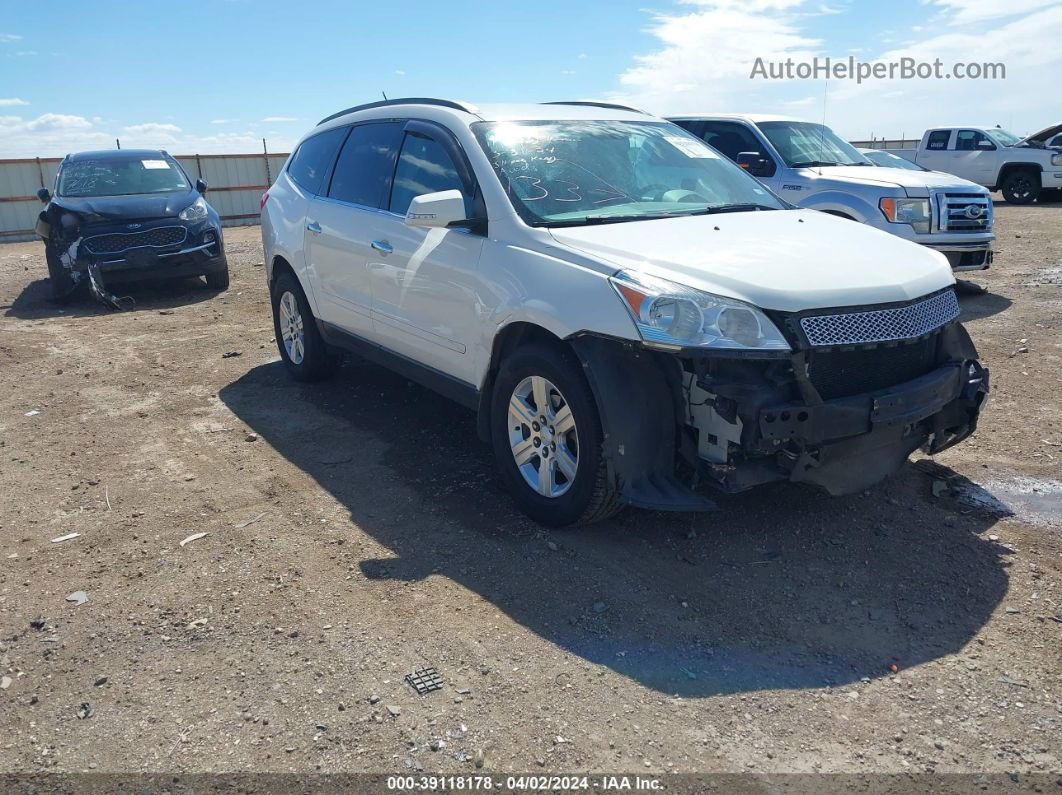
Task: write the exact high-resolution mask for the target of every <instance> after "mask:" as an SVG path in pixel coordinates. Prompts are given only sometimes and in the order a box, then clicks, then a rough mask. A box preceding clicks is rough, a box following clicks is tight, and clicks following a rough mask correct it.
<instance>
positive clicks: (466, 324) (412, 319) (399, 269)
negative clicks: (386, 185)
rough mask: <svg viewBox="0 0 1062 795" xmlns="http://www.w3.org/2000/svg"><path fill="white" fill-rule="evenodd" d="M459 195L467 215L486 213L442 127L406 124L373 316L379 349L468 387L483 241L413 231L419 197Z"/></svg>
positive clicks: (379, 257)
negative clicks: (409, 219)
mask: <svg viewBox="0 0 1062 795" xmlns="http://www.w3.org/2000/svg"><path fill="white" fill-rule="evenodd" d="M444 190H459V191H461V192H462V194H463V195H464V196H465V209H466V213H467V214H468V215H469V216H470V217H472V216H480V215H483V213H482V210H481V209H480V205H481V200H480V199H479V198H478V189H477V186H476V181H475V178H474V176H473V172H472V169H471V167H470V166H469V164H468V160H467V158H466V157H465V155H464V152H463V150H462V149H461V146H460V144H459V143H458V142H457V140H456V139H455V138H454V137H453V135H452V134H451V133H450V132H449V131H448V130H446V129H445V128H444V127H441V126H439V125H437V124H434V123H430V122H425V121H417V120H413V121H410V122H407V123H406V127H405V131H404V136H403V140H402V145H401V149H400V151H399V155H398V160H397V163H396V165H395V172H394V180H393V183H392V185H391V189H390V195H389V197H388V202H387V212H386V213H384V214H383V215H382V223H381V225H380V226H379V227H378V228H377V234H376V236H375V237H374V239H373V240H372V241H371V246H372V248H371V250H370V252H369V270H370V273H371V276H372V316H373V324H374V327H375V333H376V336H377V338H378V339H379V340H380V343H381V344H382V345H384V346H386V347H387V348H390V349H391V350H393V351H395V352H397V353H400V354H402V355H404V356H407V357H409V358H411V359H414V360H415V361H417V362H419V363H421V364H424V365H427V366H428V367H431V368H432V369H435V370H437V371H440V372H442V373H445V374H446V375H449V376H451V377H453V378H456V379H458V380H460V381H462V382H465V383H467V384H472V383H474V382H475V375H474V366H475V362H473V361H472V358H473V357H472V356H471V355H470V354H469V350H470V349H471V348H472V347H473V345H474V341H475V336H476V333H477V330H478V328H479V324H478V322H477V321H478V315H477V312H476V296H477V294H478V290H477V283H478V279H479V259H480V254H481V253H482V249H483V242H484V239H483V237H482V236H481V235H479V234H477V233H474V232H471V231H469V230H467V229H428V228H424V227H412V226H407V225H406V223H405V215H406V211H407V210H408V209H409V204H410V202H411V201H412V200H413V198H414V197H415V196H421V195H423V194H425V193H435V192H437V191H444Z"/></svg>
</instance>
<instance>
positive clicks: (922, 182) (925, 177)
mask: <svg viewBox="0 0 1062 795" xmlns="http://www.w3.org/2000/svg"><path fill="white" fill-rule="evenodd" d="M872 169H873V170H872ZM819 172H821V174H820V173H819ZM868 172H870V173H868ZM801 173H802V174H803V175H804V176H805V177H807V178H808V179H809V180H814V179H815V178H816V176H818V178H819V179H836V180H839V181H844V182H856V183H861V184H864V185H889V186H892V187H898V188H903V189H904V191H906V192H907V195H908V196H912V197H918V198H923V197H925V196H928V195H929V189H930V188H961V189H962V190H964V191H968V192H971V193H988V191H987V190H985V189H984V188H982V187H981V186H980V185H975V184H974V183H972V182H969V181H968V180H965V179H962V177H956V176H955V175H953V174H945V173H943V172H941V171H911V170H909V169H906V168H882V167H880V166H870V167H867V166H822V167H821V168H806V169H801Z"/></svg>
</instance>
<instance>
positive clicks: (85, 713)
mask: <svg viewBox="0 0 1062 795" xmlns="http://www.w3.org/2000/svg"><path fill="white" fill-rule="evenodd" d="M91 717H92V705H91V704H89V703H88V702H87V701H86V702H85V703H84V704H82V705H81V706H80V707H78V710H77V719H78V720H87V719H88V718H91Z"/></svg>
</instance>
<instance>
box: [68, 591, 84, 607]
mask: <svg viewBox="0 0 1062 795" xmlns="http://www.w3.org/2000/svg"><path fill="white" fill-rule="evenodd" d="M66 601H68V602H73V603H74V604H75V605H83V604H85V602H87V601H88V594H87V593H85V592H84V591H74V592H73V593H72V594H70V595H69V596H68V597H66Z"/></svg>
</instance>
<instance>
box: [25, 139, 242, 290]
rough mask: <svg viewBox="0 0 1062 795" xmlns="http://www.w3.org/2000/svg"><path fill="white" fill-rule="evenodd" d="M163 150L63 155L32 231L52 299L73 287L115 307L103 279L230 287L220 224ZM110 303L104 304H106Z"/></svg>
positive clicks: (198, 185)
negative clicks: (85, 288) (180, 280)
mask: <svg viewBox="0 0 1062 795" xmlns="http://www.w3.org/2000/svg"><path fill="white" fill-rule="evenodd" d="M206 190H207V185H206V182H204V181H203V180H201V179H200V180H197V181H196V182H195V183H194V184H193V183H192V181H191V180H190V179H189V178H188V175H187V174H186V173H185V172H184V169H183V168H181V166H180V164H179V163H178V162H177V161H176V160H175V159H174V158H173V157H171V156H170V155H169V154H167V153H166V152H162V151H158V150H151V149H116V150H110V151H100V152H80V153H78V154H74V155H67V156H66V157H65V158H63V162H62V163H61V164H60V165H59V173H58V174H57V175H56V178H55V194H54V195H53V194H52V193H50V192H49V191H48V189H47V188H41V189H40V190H39V191H38V192H37V195H38V196H39V197H40V199H41V201H42V202H44V203H45V205H46V206H45V208H44V210H43V211H42V212H41V214H40V216H39V218H38V222H37V233H38V234H40V236H41V238H42V239H43V240H44V245H45V249H46V251H47V261H48V276H49V279H50V281H51V286H52V295H53V297H54V298H55V299H57V300H63V299H65V298H66V297H68V296H69V295H70V294H71V293H73V292H74V291H75V290H76V289H77V288H78V287H79V285H81V284H83V283H88V285H89V289H90V290H91V291H92V293H93V294H94V295H96V296H97V297H98V298H101V299H103V300H105V301H106V302H107V303H112V304H114V303H115V300H114V298H113V296H111V295H110V294H109V293H108V292H107V291H106V290H105V288H104V280H106V281H107V282H108V283H110V282H123V281H124V282H128V281H133V280H137V279H156V278H168V277H178V276H205V277H206V281H207V285H208V286H210V287H211V288H213V289H216V290H224V289H226V288H227V287H228V286H229V267H228V263H227V261H226V260H225V250H224V246H223V240H222V234H221V219H220V218H219V217H218V214H217V212H216V211H215V210H214V208H213V207H211V206H210V205H209V204H208V203H207V201H206V199H205V198H204V197H203V194H204V193H206ZM108 299H111V300H108Z"/></svg>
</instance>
